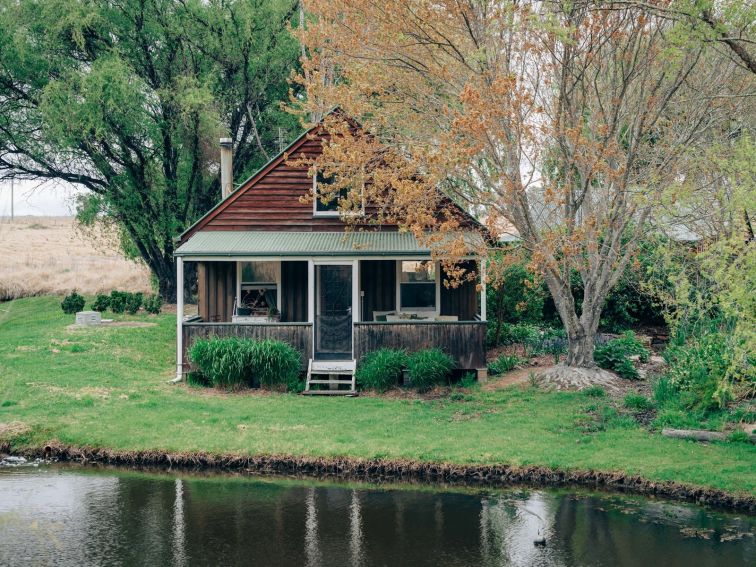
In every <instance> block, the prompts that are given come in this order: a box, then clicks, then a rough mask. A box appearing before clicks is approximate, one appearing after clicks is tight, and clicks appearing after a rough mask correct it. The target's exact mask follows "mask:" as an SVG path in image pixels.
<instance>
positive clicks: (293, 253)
mask: <svg viewBox="0 0 756 567" xmlns="http://www.w3.org/2000/svg"><path fill="white" fill-rule="evenodd" d="M464 237H465V240H466V241H467V242H468V243H470V245H471V246H470V248H473V246H472V245H473V244H475V243H476V242H479V241H480V237H479V236H478V235H477V234H474V233H467V234H465V235H464ZM175 255H176V256H182V257H184V258H188V257H193V256H196V257H207V256H218V257H233V256H238V257H245V256H247V257H252V256H260V257H276V256H283V257H285V256H288V257H309V256H340V257H343V256H350V257H354V256H359V257H366V256H378V257H381V256H399V257H402V256H405V257H411V256H428V255H430V249H429V248H428V247H425V246H423V245H421V244H420V242H418V240H417V239H416V238H415V237H414V235H412V234H410V233H406V232H352V233H344V232H273V231H270V232H261V231H260V232H251V231H249V232H247V231H245V232H239V231H204V232H198V233H196V234H194V235H193V236H192V237H191V238H190V239H189V240H187V241H186V242H185V243H184V244H182V245H181V246H180V247H179V248H178V250H176V252H175Z"/></svg>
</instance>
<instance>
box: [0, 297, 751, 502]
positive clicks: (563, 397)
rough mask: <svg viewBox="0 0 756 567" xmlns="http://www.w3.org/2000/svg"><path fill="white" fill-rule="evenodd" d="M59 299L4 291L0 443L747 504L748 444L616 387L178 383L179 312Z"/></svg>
mask: <svg viewBox="0 0 756 567" xmlns="http://www.w3.org/2000/svg"><path fill="white" fill-rule="evenodd" d="M59 303H60V300H59V299H57V298H29V299H23V300H17V301H13V302H9V303H4V304H0V310H1V311H0V373H1V374H2V376H3V378H2V382H0V444H2V445H3V446H4V447H5V450H6V451H10V452H13V453H16V454H25V455H43V454H44V453H45V447H49V451H48V454H49V455H51V456H57V457H58V458H61V459H73V460H88V461H100V462H113V463H122V464H136V463H142V464H161V465H173V466H177V465H181V466H188V467H194V466H215V467H220V468H235V469H237V470H246V469H249V470H252V471H265V470H267V469H270V470H271V471H272V472H279V473H285V474H289V473H296V474H300V473H302V474H305V473H312V474H326V475H329V474H343V475H346V474H347V473H349V474H354V475H356V476H355V478H368V477H365V476H362V475H368V474H370V475H373V474H375V475H376V476H375V477H370V478H374V479H376V480H380V479H381V477H386V478H409V479H419V480H434V481H443V482H455V481H457V480H459V481H460V482H470V483H484V482H485V483H491V484H496V483H502V484H506V483H510V482H530V483H536V484H538V483H553V484H565V483H566V484H581V485H584V486H607V487H611V488H616V489H622V490H632V491H633V492H639V493H643V494H659V495H663V496H667V497H672V498H680V499H685V500H695V501H699V500H703V501H705V502H709V503H713V504H719V505H723V506H727V507H734V508H737V509H741V510H751V511H753V510H754V508H753V506H754V504H753V503H754V498H755V497H756V467H754V463H756V447H754V446H752V445H750V444H748V443H742V442H732V443H730V442H725V443H710V444H700V443H695V442H690V441H683V440H678V439H668V438H664V437H662V436H661V435H660V433H659V432H655V431H648V430H647V429H646V428H644V427H643V426H642V425H640V424H639V423H638V422H637V421H636V420H635V419H633V416H632V415H631V414H629V413H627V412H624V411H622V409H621V408H618V407H617V404H616V403H615V402H613V401H612V400H609V399H607V398H603V397H591V396H587V395H585V394H582V393H573V392H543V391H539V390H537V389H535V388H532V387H531V386H529V385H527V384H526V385H521V386H511V387H505V388H501V389H496V388H488V387H487V388H485V389H482V388H467V389H462V388H460V389H456V390H455V391H454V392H452V393H451V394H450V395H447V396H443V397H436V398H432V397H426V398H415V399H406V398H392V397H377V396H364V397H358V398H348V399H345V398H338V399H331V398H327V399H323V398H316V399H313V398H307V397H303V396H295V395H286V394H270V393H265V392H245V393H238V394H227V393H224V392H218V391H213V390H205V389H199V388H192V387H190V386H187V385H178V386H173V385H169V384H168V383H167V382H168V380H169V379H170V378H171V377H172V375H173V356H174V354H173V353H174V348H175V347H174V342H173V341H174V333H175V320H174V319H173V317H172V316H171V315H168V314H166V315H161V316H158V317H150V316H147V315H144V316H141V315H140V316H133V317H129V316H123V317H122V318H123V319H124V320H135V321H147V322H153V323H156V324H155V325H154V326H150V327H141V328H140V327H129V326H124V327H117V328H103V329H69V328H68V326H69V325H70V323H71V317H70V316H66V315H64V314H63V313H62V312H61V311H60V309H59Z"/></svg>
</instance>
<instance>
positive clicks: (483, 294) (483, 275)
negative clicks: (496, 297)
mask: <svg viewBox="0 0 756 567" xmlns="http://www.w3.org/2000/svg"><path fill="white" fill-rule="evenodd" d="M486 263H487V259H486V257H485V256H483V257H481V259H480V320H481V321H485V320H486Z"/></svg>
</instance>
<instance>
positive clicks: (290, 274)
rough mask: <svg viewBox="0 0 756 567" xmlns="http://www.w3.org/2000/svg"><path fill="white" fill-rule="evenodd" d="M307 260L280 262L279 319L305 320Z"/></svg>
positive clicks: (286, 320)
mask: <svg viewBox="0 0 756 567" xmlns="http://www.w3.org/2000/svg"><path fill="white" fill-rule="evenodd" d="M307 296H308V293H307V262H306V261H305V262H301V261H295V262H290V261H282V262H281V307H280V311H281V321H282V322H284V323H294V322H301V321H307Z"/></svg>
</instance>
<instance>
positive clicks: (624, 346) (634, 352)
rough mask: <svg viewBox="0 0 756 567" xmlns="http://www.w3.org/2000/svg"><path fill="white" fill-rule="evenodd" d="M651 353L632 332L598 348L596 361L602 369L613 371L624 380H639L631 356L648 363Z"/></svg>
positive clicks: (595, 356)
mask: <svg viewBox="0 0 756 567" xmlns="http://www.w3.org/2000/svg"><path fill="white" fill-rule="evenodd" d="M649 355H650V352H649V350H648V349H647V348H646V347H645V346H644V345H643V343H642V342H641V341H640V340H638V338H637V337H636V336H635V334H634V333H633V332H632V331H628V332H626V333H625V334H624V335H622V336H621V337H619V338H617V339H613V340H611V341H609V342H608V343H606V344H605V345H601V346H598V347H596V350H595V352H594V359H595V360H596V364H598V365H599V366H600V367H601V368H605V369H607V370H612V371H613V372H616V373H617V374H618V375H619V376H622V377H623V378H628V379H630V380H637V379H638V371H637V370H636V369H635V366H633V363H632V361H631V360H630V357H631V356H639V357H640V360H642V361H643V362H648V359H649Z"/></svg>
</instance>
